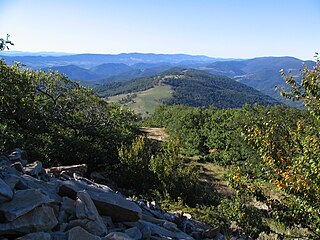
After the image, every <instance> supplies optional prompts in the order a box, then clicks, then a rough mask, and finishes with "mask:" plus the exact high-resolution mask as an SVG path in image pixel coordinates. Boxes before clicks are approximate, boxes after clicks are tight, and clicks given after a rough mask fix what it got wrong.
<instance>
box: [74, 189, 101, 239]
mask: <svg viewBox="0 0 320 240" xmlns="http://www.w3.org/2000/svg"><path fill="white" fill-rule="evenodd" d="M75 205H76V216H77V218H79V219H88V220H89V222H88V223H87V224H86V225H84V226H82V227H83V228H84V229H85V230H87V231H88V232H90V233H92V234H94V235H98V236H101V235H103V234H106V232H107V228H106V225H105V224H104V222H103V220H102V218H101V217H100V215H99V213H98V211H97V208H96V206H95V205H94V203H93V201H92V200H91V198H90V195H89V194H88V193H87V191H85V190H84V191H79V192H78V193H77V200H76V204H75Z"/></svg>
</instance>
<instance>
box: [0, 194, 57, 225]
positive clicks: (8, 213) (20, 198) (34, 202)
mask: <svg viewBox="0 0 320 240" xmlns="http://www.w3.org/2000/svg"><path fill="white" fill-rule="evenodd" d="M51 202H54V200H53V199H50V198H49V197H48V196H46V195H44V194H43V193H42V192H41V191H40V190H37V189H27V190H19V191H17V192H16V193H15V194H14V197H13V199H12V200H11V201H10V202H4V203H3V204H1V206H0V212H1V213H2V214H3V215H4V216H5V218H6V219H7V220H9V221H13V220H15V219H16V218H18V217H20V216H22V215H24V214H26V213H27V212H30V211H31V210H32V209H34V208H36V207H38V206H40V205H42V204H46V203H51Z"/></svg>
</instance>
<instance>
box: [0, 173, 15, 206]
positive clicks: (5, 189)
mask: <svg viewBox="0 0 320 240" xmlns="http://www.w3.org/2000/svg"><path fill="white" fill-rule="evenodd" d="M12 197H13V192H12V189H11V188H10V186H8V184H7V183H6V182H5V181H3V180H2V179H1V178H0V200H2V201H9V200H11V199H12Z"/></svg>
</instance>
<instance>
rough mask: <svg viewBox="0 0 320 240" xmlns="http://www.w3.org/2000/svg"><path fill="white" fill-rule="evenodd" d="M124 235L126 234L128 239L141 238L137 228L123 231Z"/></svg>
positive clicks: (136, 239) (135, 239) (137, 239)
mask: <svg viewBox="0 0 320 240" xmlns="http://www.w3.org/2000/svg"><path fill="white" fill-rule="evenodd" d="M124 232H125V234H127V235H128V236H129V237H131V238H132V239H134V240H139V239H141V238H142V233H141V231H140V230H139V228H137V227H133V228H129V229H127V230H125V231H124Z"/></svg>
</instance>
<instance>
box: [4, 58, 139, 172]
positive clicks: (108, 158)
mask: <svg viewBox="0 0 320 240" xmlns="http://www.w3.org/2000/svg"><path fill="white" fill-rule="evenodd" d="M0 119H1V121H0V151H3V152H5V151H8V150H10V149H12V148H16V147H19V148H23V149H25V150H26V151H27V152H28V155H29V157H31V159H34V160H41V161H44V162H46V163H47V164H75V163H87V164H88V165H89V167H91V168H95V167H98V166H104V167H106V166H108V165H111V164H114V163H116V162H117V159H118V147H120V146H121V145H122V144H126V143H130V142H131V139H133V136H134V135H135V132H136V127H135V115H134V114H133V112H131V111H129V110H125V109H121V108H120V107H119V106H116V105H112V104H107V103H106V102H105V101H104V100H103V99H101V98H100V97H98V96H97V95H96V94H94V93H93V91H92V90H91V89H87V88H83V87H81V86H80V85H79V84H78V83H76V82H73V81H70V80H68V79H67V78H66V76H64V75H61V74H59V73H54V72H49V73H46V72H43V71H34V70H31V69H26V68H23V67H22V66H21V65H19V64H17V63H16V64H14V65H13V66H8V65H6V64H5V63H4V61H0Z"/></svg>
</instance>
